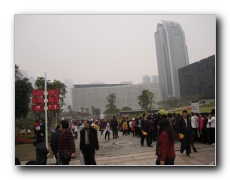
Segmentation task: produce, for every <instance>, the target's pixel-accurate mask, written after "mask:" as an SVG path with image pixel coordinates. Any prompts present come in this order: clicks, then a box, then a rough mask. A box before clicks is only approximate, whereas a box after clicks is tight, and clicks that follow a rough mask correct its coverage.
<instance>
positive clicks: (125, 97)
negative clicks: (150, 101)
mask: <svg viewBox="0 0 230 180" xmlns="http://www.w3.org/2000/svg"><path fill="white" fill-rule="evenodd" d="M145 89H147V90H150V91H151V92H153V93H154V94H155V99H154V101H155V102H158V101H160V100H162V96H161V92H160V89H159V85H158V83H156V84H152V83H149V84H144V83H142V84H135V85H130V84H100V85H99V84H98V85H96V84H94V85H91V84H88V85H74V88H71V92H72V110H73V111H80V110H81V107H84V108H90V109H91V107H92V106H94V107H95V108H98V109H100V110H101V112H104V111H105V109H106V108H105V106H106V104H108V101H107V100H106V98H107V97H108V96H109V95H110V94H113V93H114V94H115V95H116V103H115V105H116V106H117V108H119V109H121V108H122V107H125V106H128V107H131V108H132V110H140V109H141V108H140V106H139V104H138V101H139V100H138V96H140V95H141V93H142V91H143V90H145Z"/></svg>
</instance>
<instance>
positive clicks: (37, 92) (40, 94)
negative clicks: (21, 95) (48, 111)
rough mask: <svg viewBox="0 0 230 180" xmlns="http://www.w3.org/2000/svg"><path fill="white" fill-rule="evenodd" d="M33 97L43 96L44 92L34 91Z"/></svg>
mask: <svg viewBox="0 0 230 180" xmlns="http://www.w3.org/2000/svg"><path fill="white" fill-rule="evenodd" d="M32 95H33V96H43V95H44V90H32Z"/></svg>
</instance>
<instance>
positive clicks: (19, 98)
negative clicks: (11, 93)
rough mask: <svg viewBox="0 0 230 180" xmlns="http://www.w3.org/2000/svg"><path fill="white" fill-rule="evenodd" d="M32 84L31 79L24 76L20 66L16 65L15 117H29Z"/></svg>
mask: <svg viewBox="0 0 230 180" xmlns="http://www.w3.org/2000/svg"><path fill="white" fill-rule="evenodd" d="M31 91H32V85H31V83H30V82H29V79H27V78H23V76H22V74H21V72H20V70H19V66H17V65H15V118H16V119H20V118H22V117H27V115H28V113H29V111H30V107H29V104H30V97H31Z"/></svg>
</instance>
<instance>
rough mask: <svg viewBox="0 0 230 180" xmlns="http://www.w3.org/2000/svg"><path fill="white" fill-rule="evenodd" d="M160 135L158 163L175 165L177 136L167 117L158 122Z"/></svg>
mask: <svg viewBox="0 0 230 180" xmlns="http://www.w3.org/2000/svg"><path fill="white" fill-rule="evenodd" d="M158 126H159V127H158V128H159V137H158V146H157V160H156V165H174V161H175V158H176V153H175V150H174V144H175V136H174V131H173V129H172V127H171V126H170V124H169V121H168V120H167V119H162V120H161V121H160V122H159V123H158Z"/></svg>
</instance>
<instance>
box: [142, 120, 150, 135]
mask: <svg viewBox="0 0 230 180" xmlns="http://www.w3.org/2000/svg"><path fill="white" fill-rule="evenodd" d="M141 131H144V132H147V133H148V132H149V127H148V120H144V119H142V120H141Z"/></svg>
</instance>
